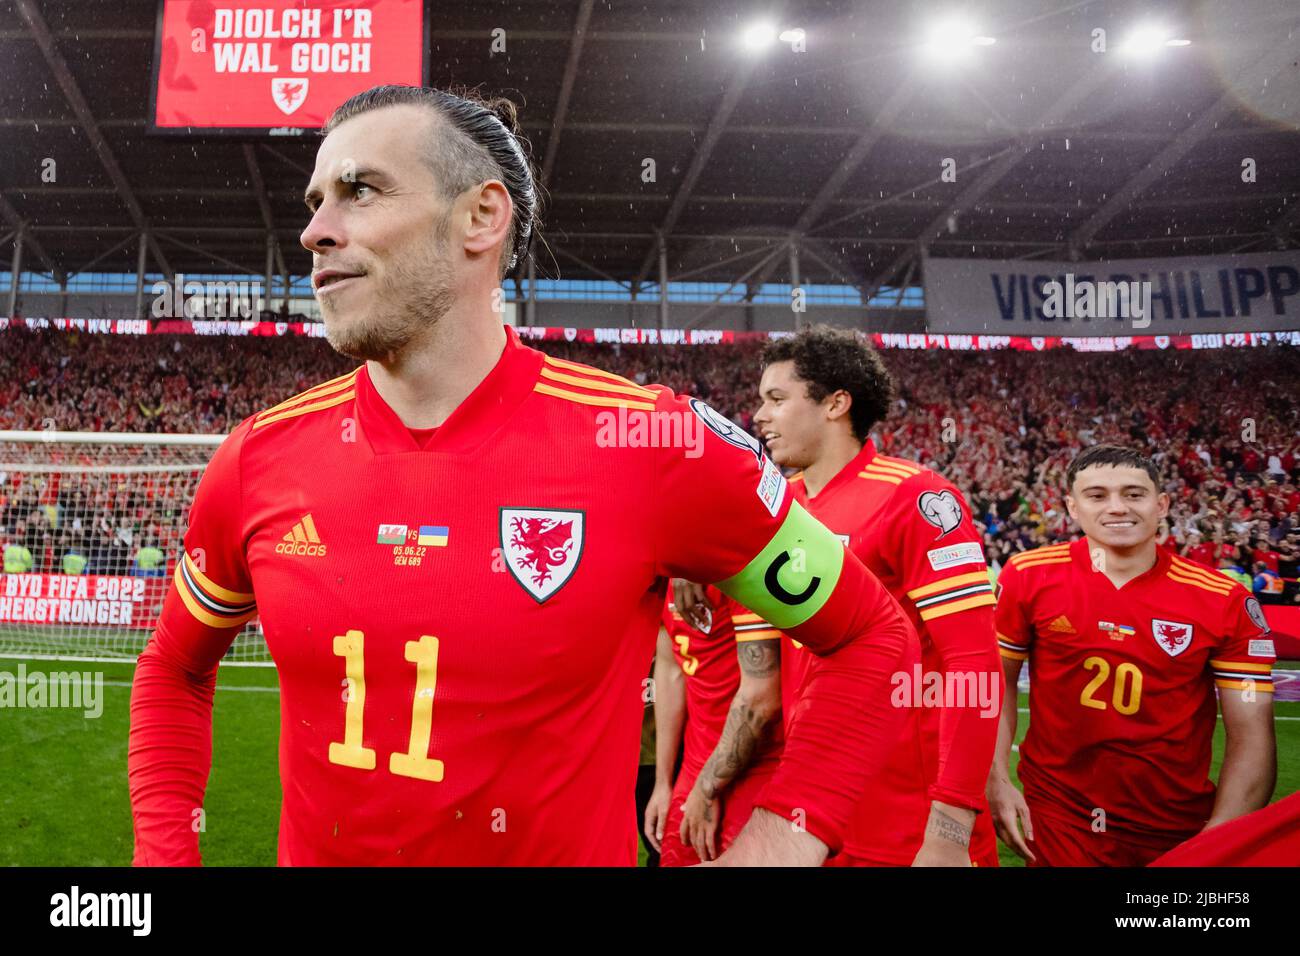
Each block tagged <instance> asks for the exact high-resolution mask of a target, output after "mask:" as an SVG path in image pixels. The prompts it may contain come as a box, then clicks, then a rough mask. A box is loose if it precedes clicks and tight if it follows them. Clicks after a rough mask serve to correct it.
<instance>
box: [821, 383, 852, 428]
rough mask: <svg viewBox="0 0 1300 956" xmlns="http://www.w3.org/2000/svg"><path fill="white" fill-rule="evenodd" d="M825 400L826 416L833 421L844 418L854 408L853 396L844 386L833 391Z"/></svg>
mask: <svg viewBox="0 0 1300 956" xmlns="http://www.w3.org/2000/svg"><path fill="white" fill-rule="evenodd" d="M823 401H824V402H825V404H826V417H827V418H829V419H830V420H831V421H836V420H837V419H840V418H843V417H844V416H845V415H847V414H848V413H849V411H850V410H851V409H852V408H853V396H852V395H850V394H849V393H848V392H846V391H845V390H844V389H842V388H841V389H839V390H838V391H835V392H831V394H829V395H827V396H826V398H825V399H823Z"/></svg>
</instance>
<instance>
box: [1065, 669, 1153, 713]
mask: <svg viewBox="0 0 1300 956" xmlns="http://www.w3.org/2000/svg"><path fill="white" fill-rule="evenodd" d="M1083 667H1084V669H1085V670H1096V671H1097V675H1096V676H1095V677H1094V678H1093V679H1092V680H1090V681H1088V686H1087V687H1085V688H1084V689H1083V692H1082V693H1080V694H1079V703H1081V704H1082V705H1083V706H1084V707H1091V708H1093V709H1094V710H1105V709H1106V702H1105V701H1104V700H1097V698H1095V697H1093V696H1092V694H1093V691H1095V690H1097V689H1098V688H1099V687H1101V685H1102V684H1104V683H1106V678H1108V677H1110V664H1109V663H1108V662H1107V660H1106V659H1105V658H1104V657H1089V658H1088V659H1087V660H1085V661H1084V662H1083ZM1110 699H1111V704H1112V705H1113V706H1114V707H1115V709H1116V710H1117V711H1119V712H1120V713H1121V714H1123V715H1124V716H1125V717H1127V716H1129V715H1130V714H1136V713H1137V710H1138V708H1139V707H1140V706H1142V672H1141V671H1140V670H1138V668H1137V665H1136V664H1130V663H1129V662H1128V661H1125V662H1124V663H1123V664H1120V665H1119V666H1118V667H1116V668H1115V686H1114V687H1113V688H1112V690H1111V695H1110Z"/></svg>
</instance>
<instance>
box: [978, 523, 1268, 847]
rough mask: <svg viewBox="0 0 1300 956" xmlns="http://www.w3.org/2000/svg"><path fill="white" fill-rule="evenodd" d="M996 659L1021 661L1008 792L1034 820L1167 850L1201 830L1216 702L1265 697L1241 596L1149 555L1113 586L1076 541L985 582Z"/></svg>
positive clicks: (1263, 663)
mask: <svg viewBox="0 0 1300 956" xmlns="http://www.w3.org/2000/svg"><path fill="white" fill-rule="evenodd" d="M997 591H998V607H997V628H998V640H999V643H1000V645H1001V650H1002V654H1003V656H1004V657H1006V658H1009V659H1011V660H1025V659H1026V658H1027V659H1028V660H1029V673H1030V681H1031V689H1030V694H1029V730H1028V732H1027V734H1026V736H1025V739H1024V742H1023V743H1022V744H1021V745H1020V764H1019V770H1018V773H1019V776H1020V782H1021V783H1022V784H1023V786H1024V792H1025V799H1026V801H1027V802H1028V803H1029V806H1030V810H1031V811H1032V813H1033V814H1034V819H1035V821H1037V820H1038V818H1039V816H1040V815H1041V816H1043V817H1047V818H1051V817H1056V818H1058V819H1061V820H1062V821H1063V822H1067V823H1068V824H1069V825H1072V826H1076V827H1078V826H1084V825H1090V824H1091V823H1092V821H1093V820H1094V819H1100V817H1099V816H1098V813H1097V811H1103V812H1104V813H1105V826H1106V831H1105V832H1109V831H1114V832H1115V833H1117V834H1120V835H1121V836H1123V837H1124V838H1126V839H1128V840H1134V839H1146V840H1148V841H1149V842H1150V843H1151V844H1152V845H1160V844H1167V843H1169V842H1171V841H1172V842H1177V841H1178V840H1180V839H1186V838H1187V837H1189V836H1191V835H1193V834H1194V833H1196V832H1197V831H1198V830H1200V829H1201V827H1202V826H1203V825H1204V824H1205V821H1206V820H1207V819H1209V816H1210V813H1211V811H1212V809H1213V806H1214V784H1213V783H1212V782H1211V781H1210V779H1209V770H1210V757H1211V748H1212V743H1213V735H1214V725H1215V718H1216V713H1217V703H1216V699H1215V694H1214V691H1215V687H1216V685H1217V686H1218V687H1219V689H1220V690H1221V691H1235V692H1242V691H1250V690H1254V691H1256V692H1258V693H1265V694H1269V693H1272V687H1273V683H1272V665H1273V660H1274V654H1273V642H1272V641H1271V640H1270V639H1268V637H1267V634H1268V630H1267V622H1266V621H1265V619H1264V615H1263V613H1262V611H1261V610H1260V607H1259V602H1258V601H1256V600H1255V598H1254V597H1252V596H1251V595H1250V594H1249V592H1247V591H1246V589H1245V588H1243V587H1242V586H1241V585H1240V584H1237V583H1235V582H1234V581H1231V580H1229V579H1228V578H1225V577H1224V576H1222V575H1220V574H1216V573H1215V572H1213V571H1210V570H1207V569H1205V568H1202V567H1201V566H1199V565H1197V564H1195V563H1193V562H1191V561H1188V560H1187V559H1186V558H1181V557H1178V556H1177V555H1172V554H1170V553H1169V552H1167V551H1165V550H1164V549H1162V548H1157V549H1156V563H1155V564H1154V565H1153V566H1152V567H1151V568H1150V570H1148V571H1146V572H1145V573H1144V574H1142V575H1141V576H1139V577H1137V578H1134V579H1133V580H1132V581H1129V582H1128V583H1127V584H1125V585H1124V586H1123V587H1122V588H1116V587H1115V585H1114V584H1112V583H1111V582H1110V579H1109V578H1107V577H1106V575H1104V574H1102V573H1100V572H1099V571H1097V570H1094V569H1093V565H1092V558H1091V555H1090V553H1089V542H1088V539H1087V538H1080V539H1079V540H1077V541H1075V542H1073V543H1070V544H1059V545H1052V546H1050V547H1044V548H1038V549H1035V550H1033V551H1026V552H1023V553H1021V554H1018V555H1016V556H1015V557H1013V558H1012V559H1011V560H1010V562H1008V564H1007V566H1006V568H1004V569H1003V571H1002V574H1001V576H1000V577H999V578H998V583H997Z"/></svg>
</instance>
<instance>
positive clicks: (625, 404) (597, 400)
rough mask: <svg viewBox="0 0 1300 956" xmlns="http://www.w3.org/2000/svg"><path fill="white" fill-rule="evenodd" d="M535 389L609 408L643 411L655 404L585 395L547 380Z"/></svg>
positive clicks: (573, 400) (544, 393) (569, 399)
mask: <svg viewBox="0 0 1300 956" xmlns="http://www.w3.org/2000/svg"><path fill="white" fill-rule="evenodd" d="M533 391H535V392H541V393H542V394H543V395H551V396H554V397H555V398H563V399H565V400H566V401H570V402H577V403H578V404H580V405H603V406H605V407H608V408H635V409H637V410H639V411H643V412H652V411H654V408H655V407H654V405H653V404H652V403H650V402H637V401H633V400H632V399H630V398H612V397H611V398H601V397H600V396H597V395H583V394H582V393H580V392H570V391H568V390H566V389H562V388H555V387H554V386H551V385H547V384H546V383H545V382H538V383H537V384H536V385H534V386H533Z"/></svg>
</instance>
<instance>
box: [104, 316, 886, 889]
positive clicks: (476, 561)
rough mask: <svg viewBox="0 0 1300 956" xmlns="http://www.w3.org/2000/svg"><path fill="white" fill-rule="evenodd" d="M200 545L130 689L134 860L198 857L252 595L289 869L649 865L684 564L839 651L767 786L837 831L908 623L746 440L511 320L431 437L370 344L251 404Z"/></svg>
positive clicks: (776, 799)
mask: <svg viewBox="0 0 1300 956" xmlns="http://www.w3.org/2000/svg"><path fill="white" fill-rule="evenodd" d="M629 424H631V425H637V424H639V425H640V427H639V428H637V429H635V430H633V429H632V428H629V427H628V426H629ZM647 425H648V426H649V427H648V428H647V427H646V426H647ZM687 430H691V431H692V432H693V433H695V434H698V435H699V436H702V442H701V443H695V442H690V441H686V442H683V441H682V436H683V435H684V433H685V432H686V431H687ZM673 435H676V436H677V439H676V441H674V440H673V439H672V436H673ZM185 550H186V554H185V556H184V560H183V561H182V562H181V563H180V564H179V566H178V570H177V574H176V576H175V579H174V583H173V586H172V588H171V589H170V591H169V593H168V596H167V599H166V602H165V605H164V608H163V612H162V615H161V617H160V620H159V623H158V626H157V629H156V631H155V633H154V635H153V638H152V639H151V641H150V642H149V644H148V646H147V647H146V649H145V651H144V653H143V654H142V655H141V658H140V662H139V665H138V667H137V669H136V674H135V680H134V685H133V691H132V710H131V739H130V748H129V756H128V769H129V776H130V788H131V800H132V811H133V816H134V820H135V833H136V852H135V860H136V862H137V863H143V864H149V863H184V864H193V863H197V862H198V861H199V852H198V840H199V838H198V834H197V833H196V832H194V830H193V829H192V827H191V823H192V819H193V812H194V810H195V809H197V808H199V807H201V806H202V803H203V792H204V787H205V784H206V780H207V776H208V770H209V767H210V764H211V707H212V699H213V687H214V684H215V680H216V668H217V663H218V661H219V659H220V658H221V656H222V654H223V653H224V652H225V651H226V649H227V647H229V645H230V643H231V640H232V639H233V637H234V635H235V634H236V633H237V631H238V629H239V625H241V624H242V623H243V622H245V621H247V620H248V619H249V618H250V616H251V615H253V614H255V613H256V614H258V615H260V619H261V623H262V627H263V629H264V631H265V635H266V641H267V645H268V647H269V649H270V652H271V655H272V657H273V658H274V660H275V663H276V666H277V668H278V670H279V677H280V688H281V727H280V731H281V732H280V775H281V782H282V789H283V804H282V812H281V819H280V841H279V860H280V862H281V863H284V864H433V865H442V864H447V865H473V864H502V865H512V864H527V865H551V864H555V865H564V864H579V865H581V864H602V865H630V864H632V863H633V862H634V861H635V859H636V852H635V843H636V821H635V819H634V816H635V812H634V806H635V801H634V786H635V777H636V767H637V758H638V746H639V739H640V728H641V720H642V713H643V711H642V707H643V705H642V700H641V681H642V679H643V678H644V676H645V671H646V665H647V662H648V661H649V660H650V659H651V656H652V654H653V648H654V641H655V634H656V632H657V623H658V620H659V616H660V612H661V610H662V607H663V590H662V586H663V578H665V577H669V576H681V577H686V578H690V579H693V580H700V581H710V582H718V583H719V585H720V587H722V589H723V590H724V591H726V592H727V593H730V594H733V595H735V596H737V597H740V598H742V599H743V600H744V601H745V602H746V603H747V604H749V605H750V606H753V607H755V608H757V609H762V611H763V613H764V616H766V617H769V618H773V617H774V616H775V618H781V617H783V616H784V617H786V618H788V623H789V624H790V626H792V627H793V628H794V631H795V633H796V635H797V636H799V637H800V639H801V640H805V639H806V640H808V641H809V642H811V644H812V645H814V646H816V647H818V648H819V649H821V650H823V651H825V652H828V653H829V652H831V651H835V653H834V654H833V655H832V656H830V657H828V659H827V667H826V668H824V670H825V671H827V672H829V674H828V676H827V677H826V679H824V680H822V681H820V683H819V684H818V686H817V687H816V688H814V693H815V694H816V695H817V697H818V700H819V701H820V702H821V703H820V704H819V706H817V707H816V708H814V710H815V715H814V718H813V719H811V720H809V721H808V725H807V727H806V728H805V729H804V731H803V734H802V736H801V737H800V738H799V739H791V740H790V741H789V744H788V746H787V748H786V760H785V762H784V763H783V764H782V767H781V769H780V770H778V772H777V774H776V776H775V777H774V778H773V779H772V781H771V782H770V783H769V785H768V787H767V789H766V791H765V798H764V799H765V802H764V803H763V804H762V805H763V806H764V807H766V808H767V809H769V810H771V811H772V812H774V813H778V814H781V815H789V814H792V813H793V812H794V811H795V810H796V809H799V808H802V809H803V810H804V812H805V813H806V825H807V828H808V830H809V832H811V833H813V834H814V835H815V836H818V837H819V838H821V839H823V840H824V841H825V842H827V843H828V844H830V845H831V846H832V847H835V846H837V845H838V842H839V833H840V831H841V830H842V828H843V826H844V825H845V823H846V821H847V819H848V817H849V814H850V812H851V809H852V798H853V796H854V795H855V794H856V793H857V792H859V791H860V788H861V786H862V781H863V780H864V779H865V776H866V774H867V773H868V772H869V767H870V765H871V762H872V760H873V759H876V754H877V753H878V751H879V749H880V748H879V745H878V743H877V742H875V741H874V740H873V738H872V727H873V724H874V722H875V719H874V716H873V715H874V714H875V712H876V711H877V710H879V709H880V708H881V707H882V706H884V707H887V699H888V674H889V672H890V671H891V670H892V669H893V667H894V666H895V661H896V660H897V657H898V655H899V653H900V652H901V649H902V647H903V646H904V643H905V641H906V627H905V622H904V621H902V620H901V618H900V611H899V609H898V608H897V606H896V605H894V604H893V602H892V601H891V600H890V599H889V596H888V594H887V593H886V592H885V591H884V590H883V588H882V587H881V586H880V585H879V582H877V581H875V580H874V579H873V578H871V577H870V575H869V574H868V573H867V572H866V570H865V569H864V568H862V567H861V565H860V564H859V563H858V562H856V561H855V560H853V559H852V558H851V557H848V558H846V556H845V552H844V549H843V548H842V547H841V546H840V545H839V543H838V542H837V541H836V540H835V538H834V537H833V536H832V535H831V534H830V533H829V532H827V531H826V530H825V529H824V528H822V527H821V526H820V525H818V524H817V523H816V522H815V521H814V520H813V519H811V518H810V517H809V516H808V515H807V513H806V512H805V511H804V510H803V509H802V508H801V507H800V506H799V505H797V504H796V503H793V502H792V500H791V496H790V495H789V494H788V492H787V488H786V484H785V482H784V480H783V479H782V478H781V476H780V472H779V471H778V470H777V469H776V468H775V466H774V465H772V464H771V462H770V461H768V460H767V459H766V458H765V457H764V456H763V455H762V451H761V447H759V446H758V444H757V442H756V441H754V440H753V439H752V438H749V436H747V435H743V433H741V432H740V431H739V429H736V428H735V427H734V426H732V425H731V423H729V422H727V421H726V419H724V418H722V417H721V416H719V415H717V413H716V412H714V411H713V410H712V409H710V408H709V407H708V406H707V405H704V404H703V403H701V402H698V401H696V400H693V399H684V398H678V397H676V396H674V395H673V394H672V393H671V392H669V391H668V390H666V389H662V388H660V387H658V386H655V387H652V388H644V387H642V386H639V385H637V384H635V383H633V382H630V381H628V380H627V379H623V378H620V377H618V376H616V375H612V374H609V373H607V372H603V371H599V370H596V369H592V368H589V367H587V366H582V365H577V364H574V363H571V362H565V361H562V360H559V359H553V358H550V357H548V356H545V355H543V354H542V353H541V352H538V351H536V350H534V349H530V348H527V347H526V346H524V345H522V344H521V343H520V341H519V339H518V336H517V334H516V333H515V332H514V330H512V329H508V330H507V335H506V344H505V347H504V350H503V352H502V355H501V358H500V359H499V360H498V362H497V364H496V366H495V367H494V368H493V370H492V371H491V372H490V373H489V374H488V375H487V376H486V378H485V379H484V380H483V381H482V382H481V383H480V384H479V386H478V387H477V388H476V389H475V390H474V391H473V393H472V394H470V395H469V396H468V397H467V398H466V400H465V401H464V402H462V403H461V405H460V406H459V407H458V408H457V409H456V410H455V411H454V412H453V413H452V414H451V415H450V416H449V417H448V418H447V420H446V421H445V422H444V423H443V424H442V425H441V426H440V427H439V428H438V429H437V431H436V432H435V433H434V434H433V435H431V436H430V437H429V438H428V439H427V441H426V442H425V444H424V445H423V447H420V446H419V445H417V442H416V440H415V439H414V438H413V437H412V436H411V434H410V431H409V430H408V429H407V428H406V427H405V426H404V425H403V424H402V422H401V420H400V419H399V418H398V416H397V415H396V413H395V412H394V411H393V410H392V409H391V408H390V407H389V406H388V405H387V404H386V403H385V402H384V400H383V399H382V397H381V396H380V394H379V393H378V392H377V391H376V389H375V386H374V385H373V383H372V382H371V379H370V375H369V371H368V367H367V366H362V367H360V368H358V369H357V370H354V371H353V372H350V373H348V374H347V375H344V376H341V377H339V378H337V379H334V380H332V381H330V382H326V383H324V384H322V385H319V386H317V387H315V388H312V389H309V390H308V391H306V392H304V393H302V394H300V395H298V396H295V397H294V398H291V399H289V400H288V401H286V402H283V403H281V404H280V405H278V406H276V407H274V408H271V409H268V410H266V411H264V412H261V413H259V414H257V415H254V416H252V417H251V418H248V419H246V420H245V421H243V422H242V423H240V425H239V426H238V427H237V428H236V429H235V431H234V432H233V433H232V434H231V435H230V436H229V437H228V438H227V439H226V441H225V442H224V443H223V444H222V445H221V446H220V447H219V448H218V450H217V451H216V453H215V454H214V456H213V458H212V461H211V463H210V465H209V467H208V469H207V471H206V472H205V474H204V476H203V478H202V480H201V482H200V485H199V488H198V491H197V494H196V497H195V500H194V503H193V506H192V509H191V511H190V524H189V528H188V530H187V532H186V535H185ZM795 551H797V552H798V553H799V554H800V556H801V557H803V558H804V560H803V561H800V562H798V563H795V562H792V560H791V553H792V552H795ZM811 712H812V711H810V713H811ZM864 764H865V765H866V767H864ZM814 767H816V768H818V769H819V770H820V771H821V772H820V773H815V772H813V771H812V768H814Z"/></svg>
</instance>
